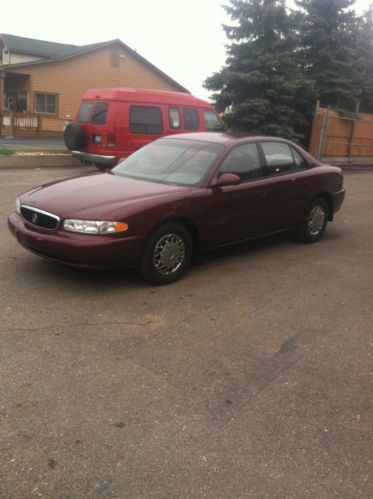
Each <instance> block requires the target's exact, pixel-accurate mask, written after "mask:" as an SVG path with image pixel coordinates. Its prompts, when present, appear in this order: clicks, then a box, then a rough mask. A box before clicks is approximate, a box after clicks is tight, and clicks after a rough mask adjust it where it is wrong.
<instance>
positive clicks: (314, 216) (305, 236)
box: [296, 198, 329, 243]
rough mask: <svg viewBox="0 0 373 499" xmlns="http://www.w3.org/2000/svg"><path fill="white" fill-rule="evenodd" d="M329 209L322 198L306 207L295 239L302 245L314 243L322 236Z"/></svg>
mask: <svg viewBox="0 0 373 499" xmlns="http://www.w3.org/2000/svg"><path fill="white" fill-rule="evenodd" d="M328 217H329V208H328V205H327V203H326V202H325V201H324V200H323V199H322V198H317V199H315V200H314V201H313V202H312V203H311V205H310V206H309V207H308V209H307V212H306V214H305V217H304V219H303V220H302V222H301V223H300V224H299V226H298V227H297V229H296V236H297V239H298V240H299V241H301V242H303V243H315V242H316V241H318V240H319V239H320V238H321V236H322V235H323V234H324V232H325V229H326V225H327V223H328Z"/></svg>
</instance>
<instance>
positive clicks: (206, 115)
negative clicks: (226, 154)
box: [64, 88, 225, 166]
mask: <svg viewBox="0 0 373 499" xmlns="http://www.w3.org/2000/svg"><path fill="white" fill-rule="evenodd" d="M224 129H225V126H224V123H223V122H222V121H221V119H220V118H219V116H218V115H217V113H216V111H215V110H214V108H213V107H212V106H211V105H210V104H209V103H208V102H205V101H203V100H201V99H197V98H196V97H193V96H192V95H190V94H186V93H181V92H165V91H160V90H147V89H140V88H101V89H93V90H88V91H87V92H86V93H85V94H84V96H83V99H82V102H81V104H80V107H79V109H78V111H77V113H76V115H75V116H74V121H73V122H71V123H69V124H68V125H67V127H66V129H65V132H64V139H65V144H66V146H67V148H68V149H69V150H70V151H72V153H73V155H74V156H76V157H79V158H81V159H82V161H85V162H90V163H94V164H95V165H97V166H100V165H101V166H113V165H115V164H117V163H118V161H119V160H120V159H121V158H125V157H127V156H129V155H130V154H131V153H133V152H134V151H136V150H137V149H140V147H142V146H144V145H145V144H148V143H149V142H152V141H153V140H155V139H158V138H159V137H162V136H164V135H172V134H175V133H185V132H202V131H222V130H224Z"/></svg>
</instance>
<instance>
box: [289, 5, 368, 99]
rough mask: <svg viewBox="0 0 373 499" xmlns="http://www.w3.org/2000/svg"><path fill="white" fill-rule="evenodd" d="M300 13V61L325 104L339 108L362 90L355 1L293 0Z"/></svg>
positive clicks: (319, 97)
mask: <svg viewBox="0 0 373 499" xmlns="http://www.w3.org/2000/svg"><path fill="white" fill-rule="evenodd" d="M295 3H296V5H297V6H298V7H299V8H300V9H301V12H302V13H303V16H302V17H303V19H302V27H301V30H300V50H299V60H300V63H301V65H302V67H303V70H304V73H305V75H307V77H308V78H309V79H310V81H312V82H314V85H315V90H316V95H317V98H318V99H320V101H321V104H322V105H325V106H329V105H330V106H334V107H339V106H343V104H345V103H346V102H350V103H351V102H352V101H353V100H354V99H356V98H357V97H359V95H360V93H361V71H359V65H358V62H357V52H356V51H357V37H358V22H357V18H356V15H355V12H354V11H353V10H351V8H350V7H351V6H352V5H353V4H354V3H355V0H296V2H295Z"/></svg>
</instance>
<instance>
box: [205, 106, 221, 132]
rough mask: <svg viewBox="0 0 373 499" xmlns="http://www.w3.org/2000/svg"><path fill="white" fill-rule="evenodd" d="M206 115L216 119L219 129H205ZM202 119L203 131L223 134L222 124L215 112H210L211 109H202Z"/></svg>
mask: <svg viewBox="0 0 373 499" xmlns="http://www.w3.org/2000/svg"><path fill="white" fill-rule="evenodd" d="M207 113H210V114H212V115H213V116H214V117H215V118H216V119H217V121H218V123H219V124H220V128H207V121H206V114H207ZM203 119H204V122H205V131H206V132H224V130H225V126H224V123H223V121H222V120H221V118H220V117H219V115H218V114H217V113H216V112H215V111H212V110H211V109H204V110H203Z"/></svg>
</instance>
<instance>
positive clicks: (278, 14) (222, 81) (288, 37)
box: [205, 0, 373, 139]
mask: <svg viewBox="0 0 373 499" xmlns="http://www.w3.org/2000/svg"><path fill="white" fill-rule="evenodd" d="M295 3H296V6H297V10H295V11H288V10H286V8H285V2H284V0H230V2H229V5H228V6H226V7H225V9H226V11H227V12H228V14H229V15H230V17H231V19H232V25H230V26H224V29H225V32H226V35H227V38H228V40H229V44H228V46H227V61H226V65H225V67H224V68H223V69H222V70H221V71H220V72H218V73H215V74H213V75H212V76H210V77H209V78H207V80H206V81H205V86H206V88H208V89H209V90H212V91H214V92H215V94H214V95H213V97H214V99H215V102H216V106H217V108H218V109H219V110H220V111H225V112H226V121H227V123H228V124H229V125H230V126H231V127H232V128H234V129H236V130H242V131H245V132H249V133H255V134H257V133H263V134H271V135H281V136H284V137H288V138H293V139H294V138H295V139H297V138H301V137H307V135H308V133H309V129H310V126H311V121H312V112H313V108H314V104H315V101H316V99H319V100H320V101H321V105H323V106H330V107H334V108H339V109H347V110H349V111H354V110H355V108H356V103H357V101H358V100H360V99H361V101H362V106H361V109H362V110H365V111H370V112H373V11H372V10H370V11H369V12H368V13H367V14H366V15H365V16H364V17H363V18H361V19H359V18H358V17H356V14H355V12H354V10H353V9H352V7H353V4H354V0H296V2H295Z"/></svg>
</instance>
